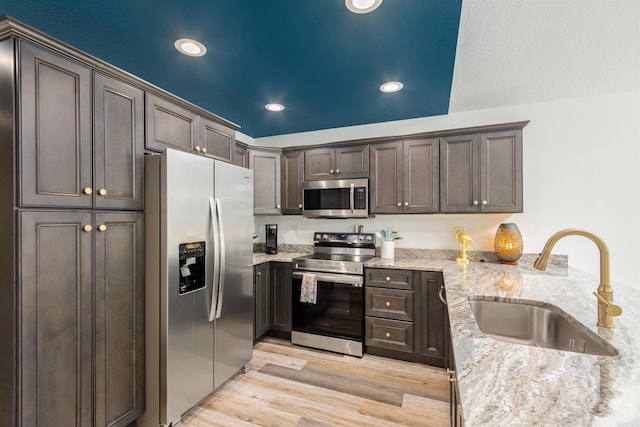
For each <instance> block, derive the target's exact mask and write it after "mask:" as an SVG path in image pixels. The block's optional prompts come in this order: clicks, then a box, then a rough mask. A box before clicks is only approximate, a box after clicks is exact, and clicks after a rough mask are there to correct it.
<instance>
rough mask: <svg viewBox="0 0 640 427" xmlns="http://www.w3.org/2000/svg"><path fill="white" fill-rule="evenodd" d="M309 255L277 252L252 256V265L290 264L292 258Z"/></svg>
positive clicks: (305, 253)
mask: <svg viewBox="0 0 640 427" xmlns="http://www.w3.org/2000/svg"><path fill="white" fill-rule="evenodd" d="M305 255H309V253H308V252H278V253H277V254H273V255H268V254H265V253H254V254H253V265H258V264H262V263H263V262H271V261H274V262H291V261H292V260H293V259H294V258H298V257H301V256H305Z"/></svg>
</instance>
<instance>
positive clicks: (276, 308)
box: [253, 262, 291, 341]
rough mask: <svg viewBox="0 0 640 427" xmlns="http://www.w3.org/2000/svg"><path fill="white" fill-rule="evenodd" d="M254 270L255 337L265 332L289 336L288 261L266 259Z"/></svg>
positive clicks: (289, 276)
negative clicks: (268, 260)
mask: <svg viewBox="0 0 640 427" xmlns="http://www.w3.org/2000/svg"><path fill="white" fill-rule="evenodd" d="M253 271H254V282H253V283H254V299H255V317H254V336H253V338H254V341H255V340H259V339H260V338H262V336H264V335H265V334H266V333H271V334H273V335H277V336H280V337H284V338H290V337H291V264H290V263H288V262H270V263H269V262H265V263H262V264H258V265H255V266H254V267H253Z"/></svg>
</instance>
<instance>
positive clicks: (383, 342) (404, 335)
mask: <svg viewBox="0 0 640 427" xmlns="http://www.w3.org/2000/svg"><path fill="white" fill-rule="evenodd" d="M364 322H365V334H364V335H365V345H367V346H371V347H379V348H385V349H388V350H396V351H402V352H404V353H413V322H404V321H401V320H388V319H379V318H377V317H369V316H367V317H365V320H364Z"/></svg>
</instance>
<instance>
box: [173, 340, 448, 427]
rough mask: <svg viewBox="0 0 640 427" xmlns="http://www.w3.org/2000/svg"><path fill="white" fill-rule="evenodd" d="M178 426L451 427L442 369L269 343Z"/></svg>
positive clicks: (281, 342) (257, 349) (261, 345)
mask: <svg viewBox="0 0 640 427" xmlns="http://www.w3.org/2000/svg"><path fill="white" fill-rule="evenodd" d="M181 425H182V426H183V427H205V426H207V427H208V426H224V427H234V426H243V427H247V426H268V427H287V426H295V427H327V426H335V427H338V426H354V427H355V426H357V427H362V426H376V427H395V426H410V427H418V426H420V427H422V426H425V427H426V426H448V425H449V383H448V380H447V374H446V372H445V371H444V370H443V369H440V368H433V367H429V366H425V365H421V364H416V363H409V362H403V361H398V360H393V359H387V358H384V357H377V356H371V355H365V356H364V357H363V358H362V359H360V358H357V357H352V356H342V355H338V354H334V353H330V352H324V351H320V350H313V349H308V348H305V347H298V346H292V345H291V344H290V343H289V342H287V341H284V340H279V339H275V338H266V339H265V340H264V341H261V342H259V343H258V344H256V345H255V347H254V352H253V366H252V368H251V370H250V371H249V372H247V373H245V374H239V375H237V376H236V377H234V378H233V379H231V380H230V381H229V382H228V383H227V384H225V385H224V386H222V387H221V388H220V389H219V390H218V391H217V392H216V393H214V394H213V395H212V396H210V397H209V398H208V399H207V400H205V401H204V402H202V403H201V404H200V405H199V406H198V407H196V408H194V409H193V410H191V411H190V412H189V413H188V414H186V415H185V416H184V417H183V419H182V423H181Z"/></svg>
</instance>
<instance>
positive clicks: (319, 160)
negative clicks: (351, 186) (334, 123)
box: [304, 144, 369, 181]
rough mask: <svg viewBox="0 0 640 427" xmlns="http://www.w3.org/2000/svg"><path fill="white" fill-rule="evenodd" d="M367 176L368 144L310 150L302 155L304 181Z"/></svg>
mask: <svg viewBox="0 0 640 427" xmlns="http://www.w3.org/2000/svg"><path fill="white" fill-rule="evenodd" d="M368 176H369V145H368V144H359V145H348V146H344V147H332V148H328V147H327V148H310V149H307V150H306V151H305V153H304V179H305V181H319V180H324V179H345V178H366V177H368Z"/></svg>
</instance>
